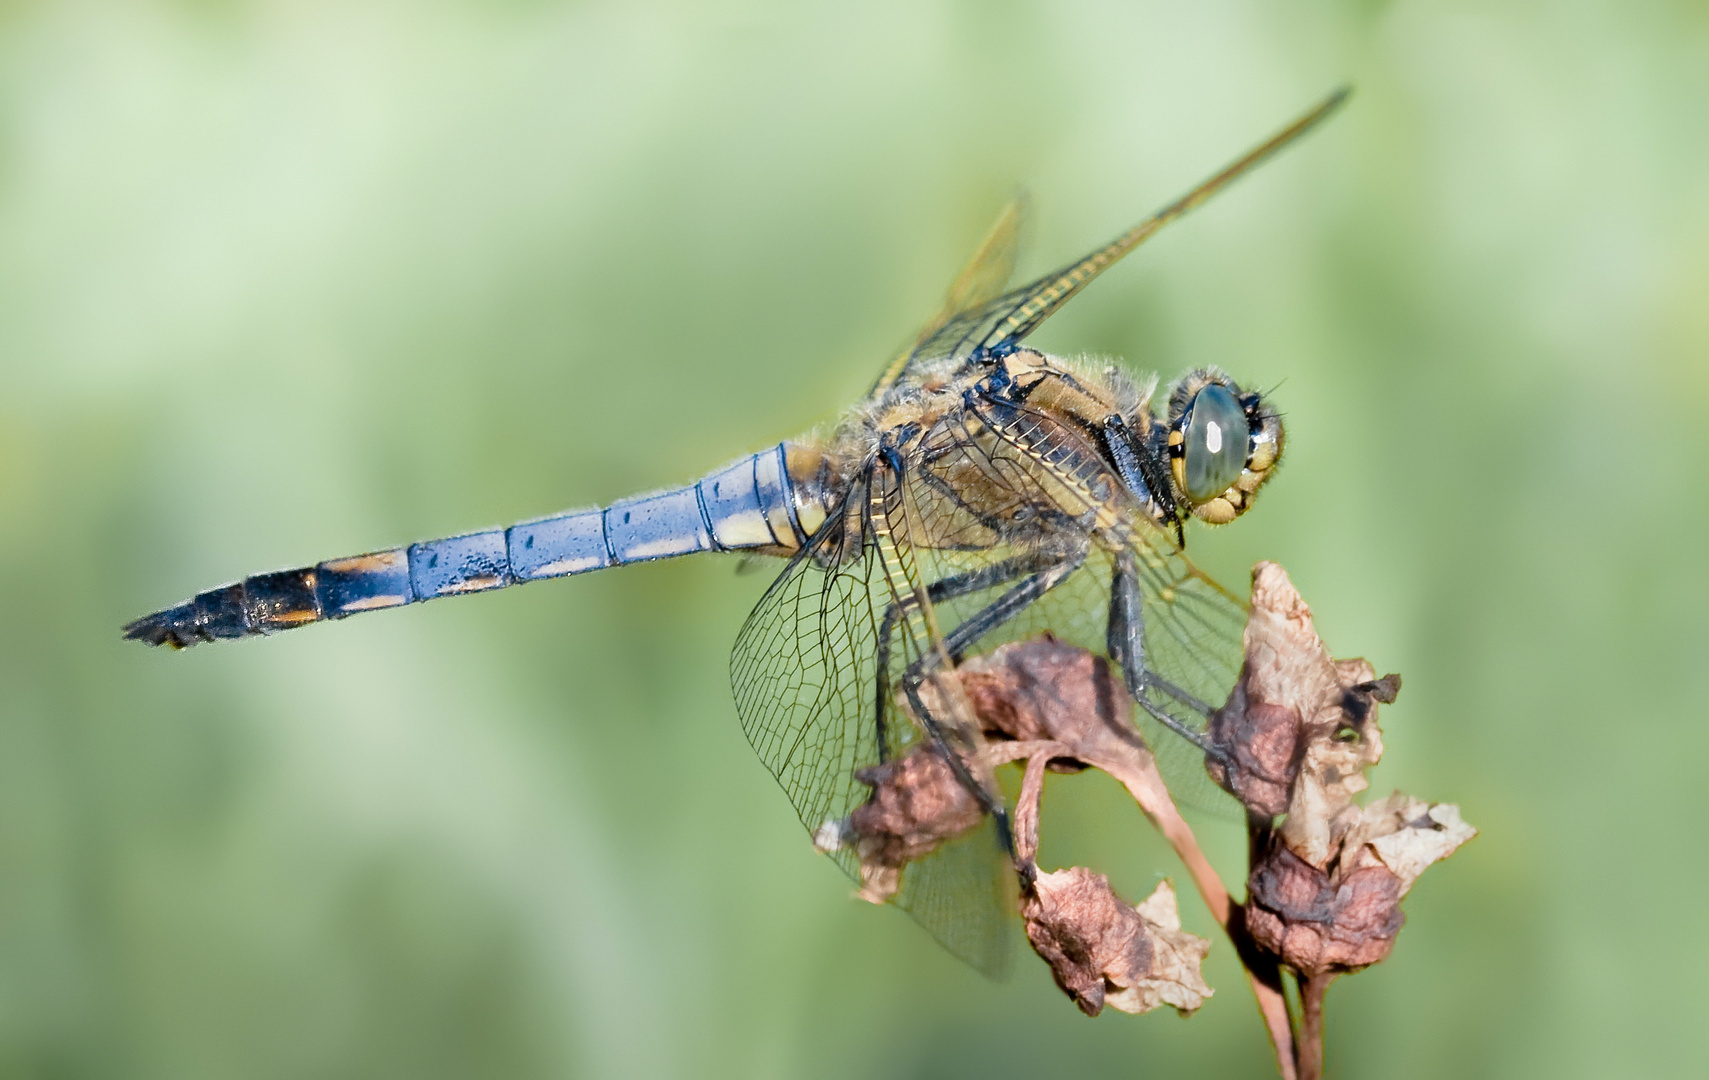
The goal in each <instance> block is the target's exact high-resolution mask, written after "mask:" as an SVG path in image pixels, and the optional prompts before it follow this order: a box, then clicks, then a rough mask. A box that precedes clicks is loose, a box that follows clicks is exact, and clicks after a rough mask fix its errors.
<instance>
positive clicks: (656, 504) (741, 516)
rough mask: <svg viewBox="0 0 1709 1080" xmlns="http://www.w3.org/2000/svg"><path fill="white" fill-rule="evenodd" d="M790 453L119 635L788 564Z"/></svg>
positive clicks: (802, 529) (220, 598) (796, 513)
mask: <svg viewBox="0 0 1709 1080" xmlns="http://www.w3.org/2000/svg"><path fill="white" fill-rule="evenodd" d="M790 452H791V444H789V443H780V444H778V445H776V446H772V447H769V448H767V449H765V450H762V451H760V452H759V453H757V454H750V455H748V456H747V457H744V458H741V459H739V460H737V461H734V462H732V463H730V464H729V465H727V466H725V467H724V468H722V469H718V470H716V471H714V472H712V473H709V474H708V475H706V476H704V477H702V478H701V479H699V480H697V481H695V482H694V483H692V484H689V485H687V486H684V487H680V488H673V489H671V490H669V491H659V492H655V493H653V494H650V495H641V496H637V497H635V498H630V499H623V500H621V501H619V502H615V503H613V504H611V505H610V506H607V507H602V508H594V509H590V510H579V511H571V512H569V513H564V514H556V515H554V516H552V517H546V518H538V519H536V520H533V521H525V522H521V523H519V524H516V525H512V526H510V527H509V528H507V529H487V530H483V531H481V532H472V533H465V534H464V535H462V536H452V537H446V538H445V539H442V540H424V541H421V542H420V543H415V544H410V545H408V546H407V547H396V548H389V549H387V550H384V551H375V552H370V553H368V554H366V555H357V556H353V557H351V558H345V559H329V560H327V561H325V562H321V563H316V564H315V565H313V566H304V567H298V568H296V569H292V570H276V571H273V572H271V573H265V574H255V575H253V576H251V577H247V578H244V579H243V580H242V581H236V582H233V583H231V584H229V585H222V586H221V587H219V588H217V589H209V590H208V591H206V592H202V593H198V594H196V595H195V596H193V597H191V598H190V599H189V600H186V601H184V602H183V603H182V604H178V605H176V606H174V607H170V608H166V609H165V610H163V611H157V612H155V613H154V614H152V615H145V616H144V617H142V618H140V619H137V620H136V621H135V622H132V623H130V624H129V625H128V626H126V627H125V629H124V634H125V637H126V638H129V639H132V640H137V641H144V642H147V643H148V644H150V645H170V646H171V647H173V648H175V649H182V648H187V647H188V646H191V645H195V644H197V643H198V642H203V641H217V640H221V639H226V638H241V637H251V636H254V635H261V634H273V633H277V632H279V631H281V630H289V629H292V628H294V627H298V626H306V625H308V624H309V623H315V622H321V621H323V620H327V619H342V618H345V617H347V616H350V615H355V614H357V613H358V612H363V611H377V610H381V609H384V608H394V607H402V606H403V605H405V604H414V603H419V602H421V601H423V600H434V599H438V598H439V597H442V596H457V595H461V594H463V593H474V592H486V591H488V590H490V589H502V588H505V587H507V586H510V585H519V584H522V583H523V582H527V581H537V580H539V579H541V578H554V577H566V576H568V575H571V574H583V573H587V572H588V571H591V570H603V569H606V568H607V567H612V566H626V565H628V564H630V563H638V562H649V561H651V560H653V559H668V558H672V557H674V556H678V555H692V554H695V553H697V552H702V551H753V550H765V551H769V552H772V553H775V554H779V555H788V554H790V553H792V552H794V551H797V550H799V549H800V548H801V546H802V545H803V544H805V543H806V542H807V536H808V534H809V533H810V532H811V531H812V529H813V528H815V527H816V526H817V525H818V522H819V521H820V520H822V519H823V513H822V512H819V511H818V509H817V501H816V500H815V499H814V497H813V495H812V493H809V492H804V491H802V490H800V489H801V488H802V487H803V486H804V485H803V484H800V483H797V482H796V481H793V480H791V478H790V468H789V465H790ZM804 498H805V501H804ZM804 518H805V519H806V520H805V526H804V522H803V519H804Z"/></svg>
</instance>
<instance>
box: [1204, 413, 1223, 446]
mask: <svg viewBox="0 0 1709 1080" xmlns="http://www.w3.org/2000/svg"><path fill="white" fill-rule="evenodd" d="M1205 449H1206V450H1209V451H1210V452H1211V453H1213V454H1215V453H1220V452H1221V451H1222V425H1221V424H1219V423H1217V422H1216V421H1215V420H1211V421H1208V422H1207V423H1206V424H1205Z"/></svg>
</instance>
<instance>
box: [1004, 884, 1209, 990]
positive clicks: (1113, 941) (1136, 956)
mask: <svg viewBox="0 0 1709 1080" xmlns="http://www.w3.org/2000/svg"><path fill="white" fill-rule="evenodd" d="M1021 918H1022V920H1023V921H1024V922H1025V924H1026V931H1027V940H1028V941H1030V942H1032V947H1033V950H1034V951H1035V952H1037V953H1038V954H1039V956H1041V957H1043V958H1044V960H1045V962H1046V963H1048V964H1049V965H1050V971H1051V974H1052V975H1053V976H1055V978H1056V984H1057V985H1058V986H1060V987H1062V990H1063V992H1064V993H1066V994H1067V995H1068V996H1069V997H1070V998H1072V999H1073V1001H1074V1004H1076V1005H1078V1006H1079V1007H1080V1011H1081V1012H1084V1013H1085V1014H1086V1015H1087V1016H1097V1015H1098V1013H1100V1012H1102V1011H1103V1008H1104V1006H1105V1005H1109V1006H1111V1007H1112V1008H1115V1009H1120V1010H1121V1011H1122V1012H1128V1013H1144V1012H1150V1011H1151V1010H1152V1009H1155V1008H1157V1007H1158V1006H1160V1005H1169V1006H1173V1007H1174V1008H1175V1009H1176V1010H1177V1011H1178V1012H1180V1013H1181V1014H1182V1015H1183V1016H1185V1015H1188V1014H1190V1013H1192V1012H1193V1011H1194V1010H1196V1009H1197V1008H1198V1007H1199V1006H1201V1005H1203V1004H1204V1003H1205V999H1206V998H1208V997H1210V996H1211V993H1212V991H1211V988H1210V987H1209V986H1208V985H1206V983H1205V980H1204V976H1203V975H1202V973H1201V972H1200V965H1201V963H1202V962H1203V960H1204V958H1205V954H1206V953H1207V952H1209V951H1210V947H1211V946H1210V942H1208V941H1206V940H1205V939H1204V938H1201V937H1196V936H1194V935H1193V934H1189V933H1187V932H1186V931H1184V930H1182V929H1181V919H1180V915H1179V913H1178V912H1177V910H1176V906H1175V889H1174V886H1172V885H1170V884H1169V882H1167V881H1162V882H1159V883H1158V885H1157V889H1156V891H1154V892H1153V893H1152V894H1151V896H1150V897H1149V898H1147V899H1146V900H1145V901H1144V902H1143V903H1141V904H1139V905H1138V906H1135V905H1133V904H1129V903H1128V902H1127V901H1125V900H1123V899H1122V898H1121V897H1119V896H1117V895H1116V894H1115V892H1114V891H1113V890H1112V889H1111V888H1110V882H1109V879H1108V878H1106V877H1105V876H1104V875H1103V874H1098V873H1094V872H1092V871H1091V870H1087V869H1085V868H1084V867H1078V866H1077V867H1073V868H1071V869H1068V870H1059V871H1056V872H1054V873H1041V874H1039V875H1038V876H1037V878H1036V879H1035V880H1034V882H1033V885H1032V887H1031V888H1030V889H1029V890H1028V891H1027V894H1026V896H1025V898H1024V899H1023V900H1022V902H1021Z"/></svg>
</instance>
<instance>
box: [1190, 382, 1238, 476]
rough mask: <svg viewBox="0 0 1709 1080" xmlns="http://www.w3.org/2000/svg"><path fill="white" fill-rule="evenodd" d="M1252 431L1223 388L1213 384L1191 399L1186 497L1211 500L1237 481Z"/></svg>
mask: <svg viewBox="0 0 1709 1080" xmlns="http://www.w3.org/2000/svg"><path fill="white" fill-rule="evenodd" d="M1250 437H1251V430H1250V429H1249V428H1248V427H1247V425H1246V411H1245V410H1244V409H1242V408H1241V407H1240V402H1238V401H1236V400H1235V399H1234V395H1233V394H1231V393H1229V392H1228V389H1227V388H1226V387H1222V386H1217V385H1215V384H1212V385H1210V386H1207V387H1205V388H1204V389H1203V390H1200V391H1199V393H1198V396H1197V397H1195V398H1193V405H1192V411H1191V412H1190V413H1189V414H1188V416H1187V461H1186V476H1187V494H1188V495H1190V496H1191V497H1192V498H1193V500H1194V501H1195V502H1204V501H1206V500H1207V499H1214V498H1216V497H1217V496H1218V495H1221V494H1222V493H1223V492H1225V491H1227V490H1228V489H1229V487H1230V486H1231V485H1233V483H1234V482H1235V481H1236V480H1238V479H1240V470H1241V469H1242V468H1244V467H1245V466H1246V444H1247V441H1248V440H1249V439H1250Z"/></svg>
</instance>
